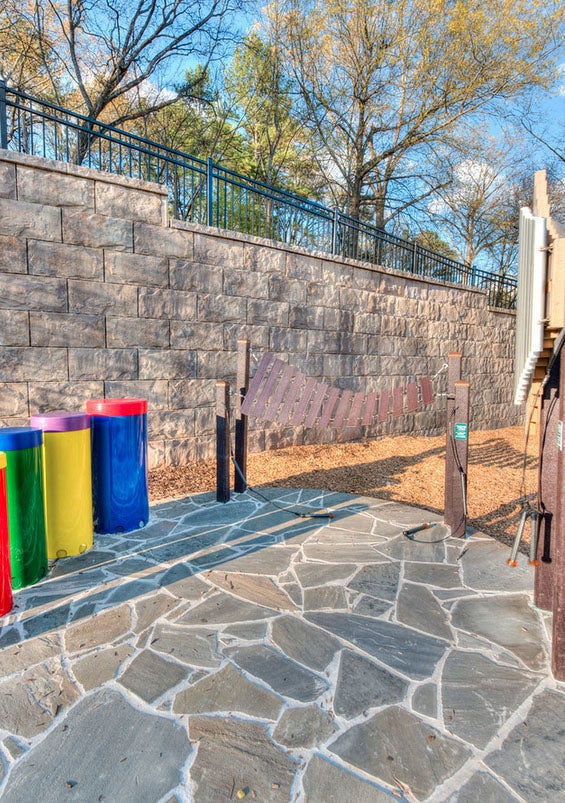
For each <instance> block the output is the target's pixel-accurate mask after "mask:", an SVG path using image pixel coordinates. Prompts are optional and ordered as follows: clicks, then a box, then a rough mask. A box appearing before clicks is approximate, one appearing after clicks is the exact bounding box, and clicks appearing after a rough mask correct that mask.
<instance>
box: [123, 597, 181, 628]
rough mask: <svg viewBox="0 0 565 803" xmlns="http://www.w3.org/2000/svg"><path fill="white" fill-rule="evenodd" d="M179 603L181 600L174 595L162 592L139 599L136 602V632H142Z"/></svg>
mask: <svg viewBox="0 0 565 803" xmlns="http://www.w3.org/2000/svg"><path fill="white" fill-rule="evenodd" d="M178 604H179V601H178V600H177V599H175V598H174V597H170V596H169V595H168V594H161V593H158V594H153V595H152V596H150V597H147V598H146V599H142V600H139V602H136V604H135V614H136V623H135V627H134V628H133V631H134V633H141V632H142V631H143V630H145V629H146V628H147V627H149V626H150V625H152V624H153V622H154V621H155V620H156V619H158V618H159V617H160V616H163V614H165V613H168V612H169V611H170V610H171V609H172V608H174V607H176V606H177V605H178Z"/></svg>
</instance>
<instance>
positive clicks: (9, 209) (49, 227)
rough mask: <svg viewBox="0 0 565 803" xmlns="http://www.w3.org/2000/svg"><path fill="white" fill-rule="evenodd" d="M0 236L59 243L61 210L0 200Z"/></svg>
mask: <svg viewBox="0 0 565 803" xmlns="http://www.w3.org/2000/svg"><path fill="white" fill-rule="evenodd" d="M0 234H4V235H7V236H8V237H29V238H30V239H32V240H51V241H53V242H61V239H62V238H61V210H60V209H57V208H55V207H54V206H42V205H41V204H27V203H19V202H18V203H14V202H13V201H12V200H10V199H8V198H0Z"/></svg>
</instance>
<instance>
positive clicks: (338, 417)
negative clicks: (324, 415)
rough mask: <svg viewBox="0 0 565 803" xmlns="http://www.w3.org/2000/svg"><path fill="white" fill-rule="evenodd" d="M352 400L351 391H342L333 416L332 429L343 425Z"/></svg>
mask: <svg viewBox="0 0 565 803" xmlns="http://www.w3.org/2000/svg"><path fill="white" fill-rule="evenodd" d="M352 398H353V391H352V390H344V391H343V393H342V396H341V399H340V401H339V405H338V408H337V411H336V414H335V418H334V424H333V425H334V427H341V425H342V424H343V422H344V420H345V418H346V416H347V414H348V412H349V406H350V404H351V399H352Z"/></svg>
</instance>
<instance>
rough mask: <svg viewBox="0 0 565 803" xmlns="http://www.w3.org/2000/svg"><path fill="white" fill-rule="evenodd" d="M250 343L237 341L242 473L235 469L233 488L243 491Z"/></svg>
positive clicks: (238, 452)
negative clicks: (245, 413)
mask: <svg viewBox="0 0 565 803" xmlns="http://www.w3.org/2000/svg"><path fill="white" fill-rule="evenodd" d="M249 354H250V343H249V340H247V338H242V339H241V340H238V341H237V378H236V388H237V396H236V403H235V462H236V463H237V466H238V467H239V469H240V471H241V474H242V475H243V476H241V474H240V473H239V471H238V470H237V467H236V469H235V474H234V484H233V489H234V491H235V492H236V493H243V491H245V490H246V488H247V483H246V481H245V480H244V477H247V416H246V415H244V414H243V413H242V412H241V405H242V402H243V399H244V398H245V395H246V393H247V390H248V388H249Z"/></svg>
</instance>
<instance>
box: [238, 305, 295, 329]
mask: <svg viewBox="0 0 565 803" xmlns="http://www.w3.org/2000/svg"><path fill="white" fill-rule="evenodd" d="M247 320H248V322H249V323H252V324H254V325H257V324H267V325H271V326H288V321H289V304H285V303H281V302H279V301H260V300H256V299H250V300H249V301H248V302H247Z"/></svg>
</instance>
